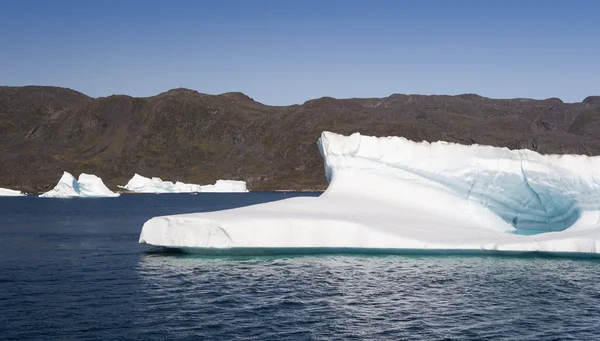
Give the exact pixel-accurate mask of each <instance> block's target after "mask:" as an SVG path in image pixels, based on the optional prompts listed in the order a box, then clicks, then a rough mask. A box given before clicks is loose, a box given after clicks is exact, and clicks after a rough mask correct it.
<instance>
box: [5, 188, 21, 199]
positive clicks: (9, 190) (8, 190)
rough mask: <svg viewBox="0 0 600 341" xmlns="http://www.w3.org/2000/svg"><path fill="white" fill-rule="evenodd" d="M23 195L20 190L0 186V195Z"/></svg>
mask: <svg viewBox="0 0 600 341" xmlns="http://www.w3.org/2000/svg"><path fill="white" fill-rule="evenodd" d="M22 196H25V194H23V193H22V192H20V191H15V190H14V189H7V188H0V197H22Z"/></svg>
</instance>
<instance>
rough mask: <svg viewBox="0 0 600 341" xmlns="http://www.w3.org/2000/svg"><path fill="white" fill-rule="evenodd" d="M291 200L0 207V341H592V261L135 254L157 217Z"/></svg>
mask: <svg viewBox="0 0 600 341" xmlns="http://www.w3.org/2000/svg"><path fill="white" fill-rule="evenodd" d="M296 195H312V196H316V195H318V194H317V193H248V194H198V195H186V194H175V195H123V196H121V197H119V198H106V199H66V200H65V199H40V198H35V197H26V198H0V339H2V340H44V339H48V340H96V339H118V340H166V339H169V340H238V339H239V340H241V339H243V340H377V339H384V340H389V339H391V340H401V339H411V340H480V339H493V340H598V339H600V261H599V260H598V259H573V258H561V257H549V256H491V255H480V256H473V255H470V256H464V255H463V256H461V255H419V254H404V255H403V254H390V255H386V254H379V255H366V254H327V255H318V254H305V255H289V254H284V255H269V256H262V257H258V256H199V255H188V254H182V253H177V252H171V251H169V250H164V249H161V248H155V247H150V246H146V245H139V244H137V241H138V237H139V232H140V230H141V226H142V224H143V223H144V222H145V221H146V220H147V219H149V218H151V217H153V216H156V215H165V214H177V213H188V212H199V211H210V210H219V209H226V208H232V207H239V206H244V205H251V204H256V203H261V202H267V201H272V200H280V199H284V198H288V197H291V196H296Z"/></svg>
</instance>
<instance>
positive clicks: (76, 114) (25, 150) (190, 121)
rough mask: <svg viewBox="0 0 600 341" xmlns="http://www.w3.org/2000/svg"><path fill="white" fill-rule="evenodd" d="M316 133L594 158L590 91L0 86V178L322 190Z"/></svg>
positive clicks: (599, 115)
mask: <svg viewBox="0 0 600 341" xmlns="http://www.w3.org/2000/svg"><path fill="white" fill-rule="evenodd" d="M323 130H329V131H333V132H337V133H343V134H349V133H353V132H357V131H358V132H361V133H362V134H367V135H378V136H387V135H394V136H404V137H407V138H409V139H412V140H418V141H420V140H427V141H437V140H446V141H451V142H459V143H463V144H472V143H479V144H489V145H494V146H505V147H509V148H529V149H533V150H536V151H539V152H542V153H578V154H587V155H598V154H600V97H598V96H595V97H588V98H586V99H585V100H584V101H583V102H581V103H570V104H567V103H563V102H562V101H561V100H560V99H557V98H550V99H546V100H531V99H510V100H498V99H489V98H485V97H481V96H478V95H473V94H468V95H459V96H421V95H392V96H389V97H385V98H365V99H334V98H328V97H324V98H319V99H315V100H310V101H307V102H306V103H304V104H302V105H293V106H287V107H273V106H267V105H263V104H261V103H258V102H255V101H254V100H252V99H251V98H249V97H248V96H246V95H244V94H241V93H226V94H222V95H216V96H215V95H205V94H201V93H198V92H196V91H192V90H187V89H174V90H171V91H168V92H165V93H162V94H159V95H157V96H154V97H147V98H134V97H129V96H123V95H116V96H110V97H103V98H95V99H94V98H90V97H88V96H86V95H84V94H81V93H79V92H76V91H73V90H70V89H64V88H55V87H37V86H28V87H0V187H9V188H14V189H20V190H25V191H28V192H39V191H43V190H47V189H49V188H51V187H52V186H53V185H54V184H55V182H56V181H57V180H58V179H59V177H60V175H61V174H62V171H63V170H67V171H70V172H72V173H73V174H75V175H77V174H79V173H80V172H89V173H93V174H96V175H98V176H100V177H102V178H103V179H104V180H105V182H106V183H107V185H108V186H109V187H112V188H115V186H116V185H117V184H124V183H125V182H126V181H127V180H128V179H129V178H130V177H131V176H132V175H133V174H134V173H135V172H137V173H140V174H142V175H145V176H159V177H162V178H163V179H168V180H181V181H185V182H193V183H201V184H208V183H213V182H214V181H215V180H216V179H218V178H225V179H238V180H246V181H247V182H248V185H249V188H250V189H251V190H273V189H294V190H300V189H303V190H307V189H324V188H325V187H326V182H325V179H324V172H323V165H322V160H321V157H320V155H319V152H318V150H317V147H316V145H315V142H316V141H317V139H318V137H319V136H320V133H321V131H323Z"/></svg>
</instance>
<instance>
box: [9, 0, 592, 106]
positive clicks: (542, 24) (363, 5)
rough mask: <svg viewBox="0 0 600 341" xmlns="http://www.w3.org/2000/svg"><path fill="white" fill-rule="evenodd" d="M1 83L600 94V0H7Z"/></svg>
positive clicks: (328, 92)
mask: <svg viewBox="0 0 600 341" xmlns="http://www.w3.org/2000/svg"><path fill="white" fill-rule="evenodd" d="M0 84H1V85H29V84H36V85H56V86H63V87H69V88H72V89H75V90H78V91H81V92H83V93H85V94H88V95H90V96H93V97H99V96H108V95H111V94H115V93H116V94H128V95H133V96H151V95H155V94H157V93H160V92H163V91H166V90H168V89H171V88H177V87H186V88H191V89H194V90H198V91H200V92H204V93H210V94H217V93H222V92H228V91H241V92H244V93H246V94H248V95H249V96H251V97H253V98H254V99H256V100H258V101H260V102H263V103H266V104H293V103H302V102H304V101H306V100H308V99H311V98H317V97H322V96H333V97H338V98H344V97H383V96H388V95H390V94H392V93H413V94H460V93H478V94H481V95H484V96H488V97H496V98H510V97H532V98H548V97H560V98H561V99H563V100H564V101H567V102H579V101H581V100H583V98H584V97H586V96H588V95H594V94H595V95H600V1H577V0H572V1H561V2H556V1H525V0H523V1H500V0H498V1H484V0H481V1H367V0H365V1H352V0H346V1H309V0H304V1H300V0H298V1H278V0H277V1H276V0H274V1H260V0H256V1H251V0H248V1H229V0H223V1H217V0H215V1H192V0H190V1H177V0H172V1H167V0H165V1H152V0H144V1H138V0H122V1H114V0H102V1H100V0H98V1H91V0H90V1H87V0H71V1H68V0H38V1H33V0H12V1H9V0H0Z"/></svg>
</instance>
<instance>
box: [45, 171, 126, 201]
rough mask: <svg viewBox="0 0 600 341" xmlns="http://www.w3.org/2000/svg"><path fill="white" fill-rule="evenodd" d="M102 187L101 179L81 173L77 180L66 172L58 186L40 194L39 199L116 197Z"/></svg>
mask: <svg viewBox="0 0 600 341" xmlns="http://www.w3.org/2000/svg"><path fill="white" fill-rule="evenodd" d="M118 196H119V193H114V192H112V191H111V190H110V189H108V188H107V187H106V185H104V182H102V179H100V178H99V177H97V176H95V175H93V174H85V173H81V174H80V175H79V180H75V177H73V175H71V174H70V173H68V172H64V173H63V175H62V177H61V178H60V180H59V181H58V184H57V185H56V186H55V187H54V188H53V189H51V190H50V191H48V192H46V193H43V194H40V198H75V197H118Z"/></svg>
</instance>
